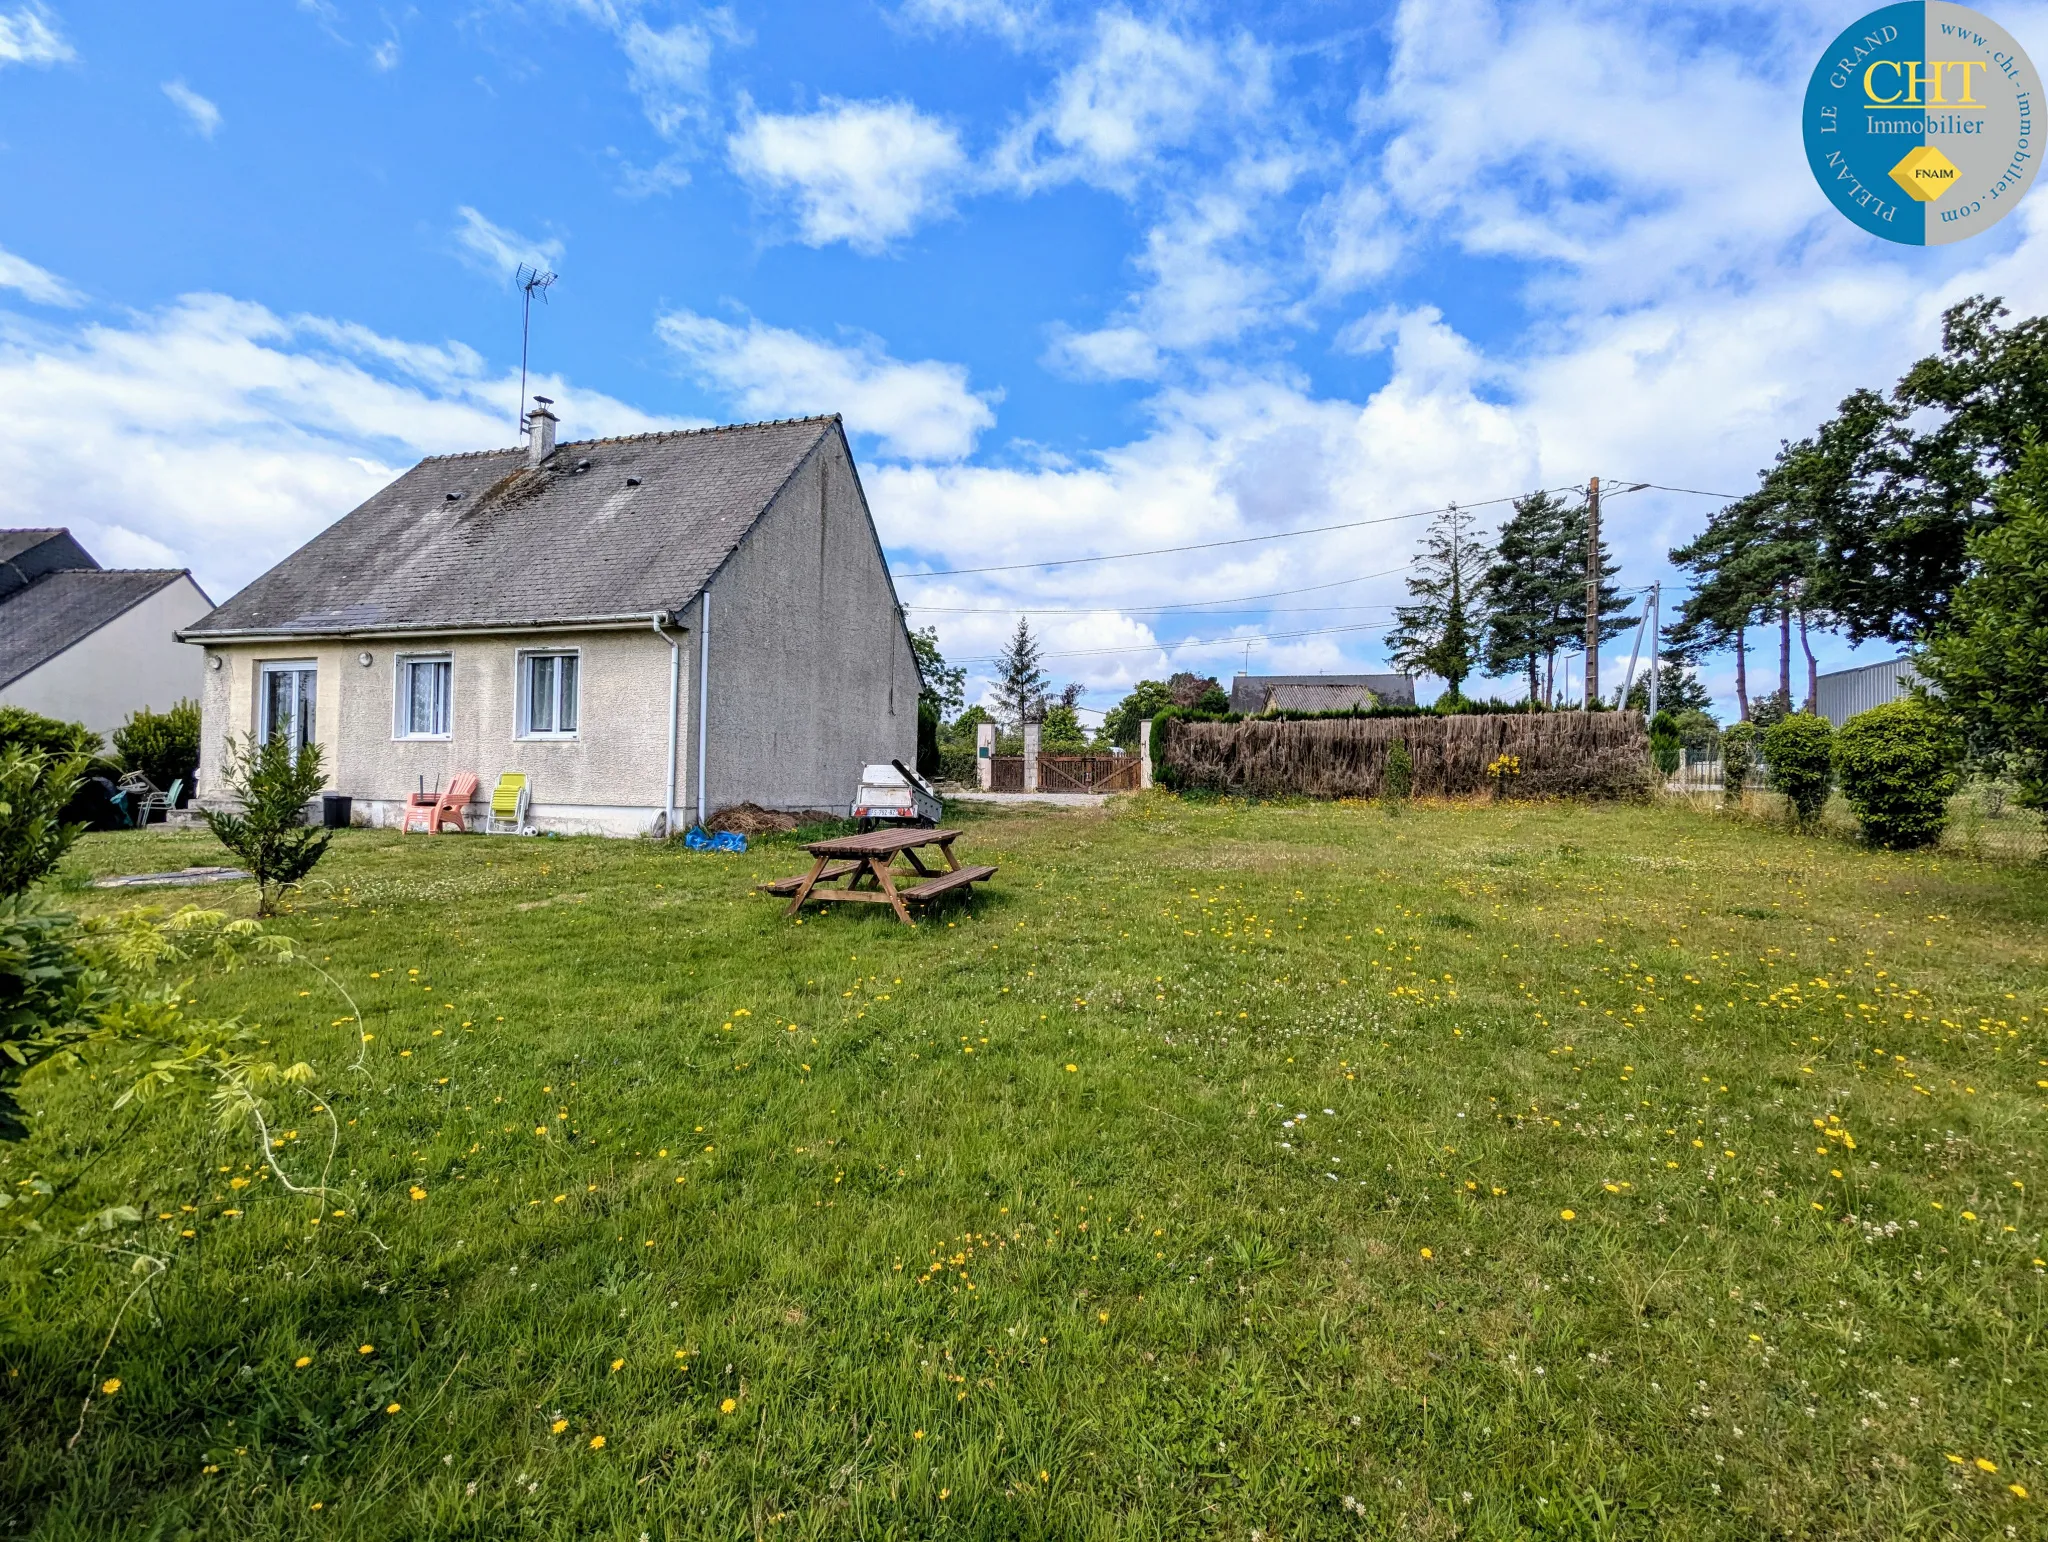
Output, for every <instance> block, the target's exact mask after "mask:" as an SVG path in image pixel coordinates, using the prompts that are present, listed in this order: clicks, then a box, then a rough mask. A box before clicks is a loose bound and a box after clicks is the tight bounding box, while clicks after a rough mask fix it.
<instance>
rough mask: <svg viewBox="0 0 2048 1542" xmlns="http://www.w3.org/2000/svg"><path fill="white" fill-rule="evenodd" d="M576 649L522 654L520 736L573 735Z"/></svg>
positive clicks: (551, 736) (532, 737) (569, 736)
mask: <svg viewBox="0 0 2048 1542" xmlns="http://www.w3.org/2000/svg"><path fill="white" fill-rule="evenodd" d="M581 662H582V660H581V659H580V657H579V656H578V655H577V654H574V653H522V654H520V655H519V736H520V737H521V738H523V739H573V738H574V737H575V736H576V723H577V711H576V706H577V703H576V696H577V685H578V683H579V682H578V678H577V677H578V675H579V674H580V673H581V670H580V669H579V667H578V666H579V665H580V664H581Z"/></svg>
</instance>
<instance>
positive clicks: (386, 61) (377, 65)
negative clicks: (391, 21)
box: [370, 34, 405, 70]
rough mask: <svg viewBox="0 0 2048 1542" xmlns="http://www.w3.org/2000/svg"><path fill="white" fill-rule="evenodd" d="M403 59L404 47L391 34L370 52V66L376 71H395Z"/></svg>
mask: <svg viewBox="0 0 2048 1542" xmlns="http://www.w3.org/2000/svg"><path fill="white" fill-rule="evenodd" d="M404 57H405V47H404V45H403V44H401V43H400V42H399V41H398V38H397V35H396V34H393V35H392V36H390V37H387V38H386V39H384V41H383V42H381V43H379V44H378V45H377V46H376V47H375V48H373V49H371V50H370V65H371V67H372V68H373V69H377V70H395V69H397V68H398V66H399V63H400V61H401V60H403V59H404Z"/></svg>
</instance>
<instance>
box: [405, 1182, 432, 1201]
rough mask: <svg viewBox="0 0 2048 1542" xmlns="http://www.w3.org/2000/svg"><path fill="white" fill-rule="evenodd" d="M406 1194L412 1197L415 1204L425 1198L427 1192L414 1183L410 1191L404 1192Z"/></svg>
mask: <svg viewBox="0 0 2048 1542" xmlns="http://www.w3.org/2000/svg"><path fill="white" fill-rule="evenodd" d="M406 1192H407V1193H409V1194H410V1195H412V1197H413V1200H414V1202H415V1203H417V1202H418V1201H420V1200H422V1199H425V1198H426V1197H427V1191H426V1190H425V1189H423V1188H421V1187H420V1186H419V1185H418V1184H417V1183H415V1184H414V1185H413V1186H412V1187H411V1188H410V1189H408V1190H406Z"/></svg>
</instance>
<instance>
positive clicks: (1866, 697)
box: [1814, 659, 1920, 728]
mask: <svg viewBox="0 0 2048 1542" xmlns="http://www.w3.org/2000/svg"><path fill="white" fill-rule="evenodd" d="M1919 681H1920V673H1919V671H1918V670H1916V669H1914V668H1913V666H1912V664H1911V663H1910V662H1909V661H1907V660H1905V659H1886V660H1885V661H1884V662H1883V663H1881V664H1858V665H1857V666H1856V667H1855V668H1854V669H1837V670H1835V671H1833V672H1832V673H1829V674H1825V675H1820V676H1817V677H1816V678H1815V680H1814V710H1815V711H1817V712H1819V713H1820V715H1821V716H1822V717H1824V718H1826V719H1827V720H1828V721H1829V722H1830V723H1833V724H1834V725H1835V727H1837V728H1840V727H1841V726H1842V725H1843V724H1844V723H1846V722H1848V721H1849V719H1850V718H1852V717H1854V716H1855V715H1856V714H1857V713H1859V712H1868V711H1869V710H1870V709H1871V708H1872V707H1881V706H1883V705H1884V704H1885V703H1886V702H1888V701H1897V700H1898V699H1899V698H1900V697H1901V696H1908V695H1911V694H1912V691H1913V687H1914V686H1915V685H1917V684H1918V683H1919Z"/></svg>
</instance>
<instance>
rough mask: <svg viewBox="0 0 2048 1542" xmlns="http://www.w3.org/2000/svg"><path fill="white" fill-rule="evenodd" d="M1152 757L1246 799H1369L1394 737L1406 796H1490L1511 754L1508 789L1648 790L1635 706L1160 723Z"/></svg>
mask: <svg viewBox="0 0 2048 1542" xmlns="http://www.w3.org/2000/svg"><path fill="white" fill-rule="evenodd" d="M1165 726H1166V728H1167V735H1166V743H1165V746H1164V750H1163V754H1162V756H1161V759H1162V761H1163V765H1164V769H1165V770H1166V772H1167V773H1168V779H1170V780H1171V781H1172V782H1173V784H1174V785H1176V786H1179V787H1185V788H1202V789H1206V790H1208V791H1212V792H1229V793H1243V794H1248V795H1250V796H1253V797H1261V798H1277V797H1290V796H1292V797H1309V798H1376V797H1378V796H1379V794H1380V782H1381V777H1382V775H1383V773H1384V772H1385V770H1386V764H1387V750H1388V748H1389V747H1390V746H1391V745H1392V744H1393V743H1394V741H1395V740H1397V739H1399V740H1403V741H1405V742H1406V744H1407V746H1408V755H1409V758H1410V759H1411V760H1412V761H1413V762H1414V766H1415V780H1414V795H1415V796H1416V797H1421V798H1461V797H1470V796H1472V795H1473V794H1476V793H1485V792H1490V791H1491V790H1492V787H1493V778H1492V777H1491V776H1490V775H1488V773H1487V767H1488V766H1490V765H1492V764H1493V762H1494V761H1495V760H1496V759H1498V758H1499V757H1500V756H1502V755H1515V756H1518V757H1520V760H1521V772H1520V774H1519V775H1516V776H1511V777H1508V778H1507V779H1506V782H1505V791H1506V793H1507V795H1508V796H1509V797H1519V798H1550V797H1582V798H1637V797H1642V796H1645V795H1646V794H1647V793H1648V792H1649V790H1650V782H1651V771H1650V742H1649V737H1648V735H1647V733H1646V732H1645V730H1644V726H1643V717H1642V714H1641V713H1639V712H1594V713H1585V712H1537V713H1484V714H1479V713H1475V714H1472V715H1470V716H1458V717H1429V716H1420V717H1385V718H1310V719H1307V720H1304V721H1294V722H1289V721H1286V720H1274V719H1270V718H1247V719H1244V720H1243V721H1241V722H1235V723H1202V722H1190V721H1188V720H1186V719H1170V720H1169V721H1168V723H1167V724H1166V725H1165Z"/></svg>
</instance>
